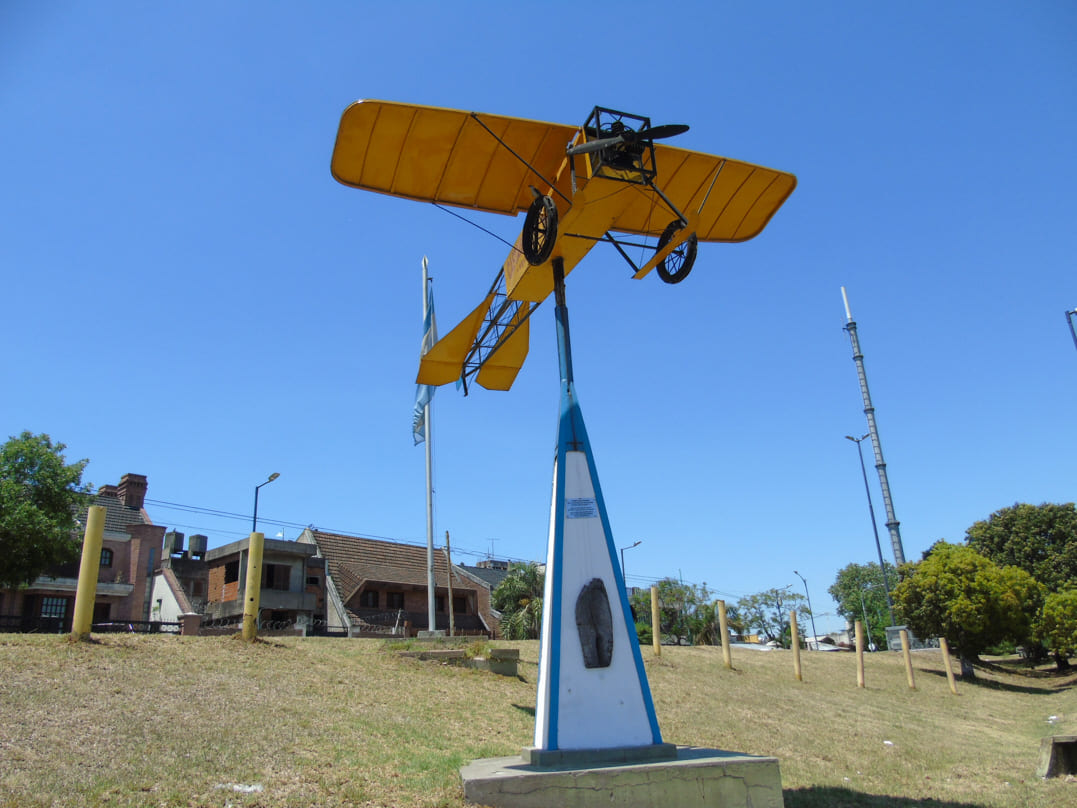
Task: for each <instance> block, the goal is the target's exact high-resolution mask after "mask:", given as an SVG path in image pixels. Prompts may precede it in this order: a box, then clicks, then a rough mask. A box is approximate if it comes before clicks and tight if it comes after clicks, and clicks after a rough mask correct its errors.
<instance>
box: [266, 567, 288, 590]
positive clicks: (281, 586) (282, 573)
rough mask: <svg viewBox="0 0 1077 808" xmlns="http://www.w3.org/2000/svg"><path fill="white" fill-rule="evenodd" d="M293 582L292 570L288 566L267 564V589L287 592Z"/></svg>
mask: <svg viewBox="0 0 1077 808" xmlns="http://www.w3.org/2000/svg"><path fill="white" fill-rule="evenodd" d="M291 580H292V568H291V567H289V566H288V565H287V564H266V582H265V587H266V589H277V590H280V591H283V592H287V591H288V588H289V586H290V584H291Z"/></svg>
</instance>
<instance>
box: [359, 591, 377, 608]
mask: <svg viewBox="0 0 1077 808" xmlns="http://www.w3.org/2000/svg"><path fill="white" fill-rule="evenodd" d="M359 605H360V606H361V607H362V608H364V609H376V608H378V593H377V592H376V591H374V590H370V589H368V590H367V591H365V592H360V593H359Z"/></svg>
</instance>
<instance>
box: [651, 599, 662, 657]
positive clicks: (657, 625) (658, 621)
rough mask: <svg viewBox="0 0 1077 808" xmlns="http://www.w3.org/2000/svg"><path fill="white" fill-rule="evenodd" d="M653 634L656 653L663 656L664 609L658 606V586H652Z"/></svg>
mask: <svg viewBox="0 0 1077 808" xmlns="http://www.w3.org/2000/svg"><path fill="white" fill-rule="evenodd" d="M651 634H652V635H653V638H654V655H655V656H662V610H661V609H659V608H658V587H657V586H652V587H651Z"/></svg>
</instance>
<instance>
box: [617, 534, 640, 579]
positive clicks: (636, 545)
mask: <svg viewBox="0 0 1077 808" xmlns="http://www.w3.org/2000/svg"><path fill="white" fill-rule="evenodd" d="M641 544H643V539H640V540H639V541H638V542H636V543H635V544H630V545H628V546H627V547H622V548H621V577H622V578H624V577H625V550H631V549H632V548H633V547H639V546H640V545H641ZM625 589H628V582H627V581H625Z"/></svg>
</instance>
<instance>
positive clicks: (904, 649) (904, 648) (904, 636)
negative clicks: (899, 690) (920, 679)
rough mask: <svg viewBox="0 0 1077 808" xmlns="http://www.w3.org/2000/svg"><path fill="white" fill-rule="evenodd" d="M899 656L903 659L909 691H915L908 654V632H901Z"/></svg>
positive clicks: (910, 656) (903, 630) (910, 660)
mask: <svg viewBox="0 0 1077 808" xmlns="http://www.w3.org/2000/svg"><path fill="white" fill-rule="evenodd" d="M901 654H902V656H904V657H905V678H906V679H907V680H908V682H909V690H916V681H915V679H913V675H912V655H911V654H910V653H909V632H908V631H907V630H905V629H902V630H901Z"/></svg>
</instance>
